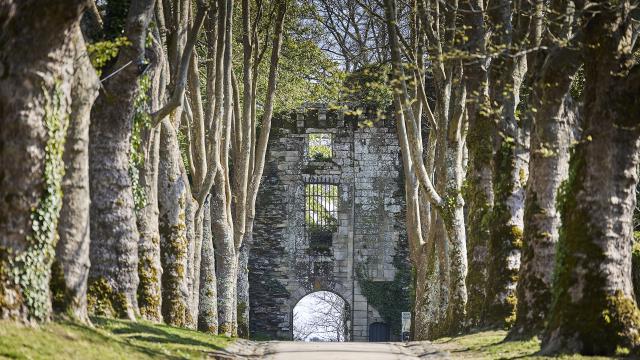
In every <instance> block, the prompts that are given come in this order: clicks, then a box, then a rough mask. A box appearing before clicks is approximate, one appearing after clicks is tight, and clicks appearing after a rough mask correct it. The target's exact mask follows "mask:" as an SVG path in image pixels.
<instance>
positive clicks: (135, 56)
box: [88, 0, 154, 320]
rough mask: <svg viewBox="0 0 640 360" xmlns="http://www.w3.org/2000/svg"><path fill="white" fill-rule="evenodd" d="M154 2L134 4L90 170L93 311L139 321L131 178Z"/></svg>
mask: <svg viewBox="0 0 640 360" xmlns="http://www.w3.org/2000/svg"><path fill="white" fill-rule="evenodd" d="M153 5H154V1H153V0H132V1H131V3H130V6H129V11H128V15H127V17H126V25H125V29H124V34H125V36H126V37H127V39H128V42H129V45H125V46H123V47H122V48H121V49H120V51H119V54H118V56H117V60H116V61H115V63H114V64H113V66H111V67H109V68H108V69H105V70H107V71H106V72H105V73H106V74H108V76H110V77H109V78H104V79H103V82H102V84H103V87H102V91H101V92H100V94H99V95H98V99H97V100H96V103H95V105H94V107H93V109H92V112H91V119H92V121H91V126H90V128H89V138H90V146H89V164H90V166H89V170H90V184H91V186H90V191H91V215H90V216H91V237H92V240H91V247H90V259H91V269H90V272H89V294H88V296H89V306H90V308H91V309H92V310H93V312H95V313H102V314H107V315H112V316H117V317H125V318H128V319H131V320H134V319H135V317H136V315H137V314H138V301H137V288H138V279H139V278H138V250H137V248H138V230H137V227H136V217H135V209H134V200H133V190H132V184H131V177H130V176H129V158H130V149H131V146H130V141H131V131H132V120H133V114H134V111H135V110H134V101H135V98H136V95H137V94H138V91H139V82H138V80H139V78H140V76H141V75H142V73H143V72H144V70H145V69H146V66H147V62H146V59H145V41H146V33H147V27H148V25H149V22H150V21H151V17H152V11H153Z"/></svg>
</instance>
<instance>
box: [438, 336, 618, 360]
mask: <svg viewBox="0 0 640 360" xmlns="http://www.w3.org/2000/svg"><path fill="white" fill-rule="evenodd" d="M506 335H507V332H506V331H484V332H478V333H475V334H469V335H464V336H458V337H454V338H441V339H438V340H435V341H433V344H434V345H436V347H437V348H439V349H441V350H447V351H449V352H450V353H451V356H452V357H453V358H455V359H552V357H545V356H539V355H536V353H537V352H538V351H539V350H540V341H539V340H537V339H534V340H529V341H509V342H503V339H504V337H505V336H506ZM553 359H567V360H569V359H571V360H577V359H582V360H600V359H611V358H607V357H601V356H600V357H598V356H581V355H570V356H569V355H563V356H558V357H553ZM627 359H628V358H627Z"/></svg>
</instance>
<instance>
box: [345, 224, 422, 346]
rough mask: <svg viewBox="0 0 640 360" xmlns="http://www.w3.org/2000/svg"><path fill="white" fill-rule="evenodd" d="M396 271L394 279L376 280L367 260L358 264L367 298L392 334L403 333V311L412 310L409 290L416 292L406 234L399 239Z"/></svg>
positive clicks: (357, 272) (361, 285) (395, 263)
mask: <svg viewBox="0 0 640 360" xmlns="http://www.w3.org/2000/svg"><path fill="white" fill-rule="evenodd" d="M392 264H393V266H394V267H395V268H396V273H395V275H394V277H393V280H392V281H375V280H373V279H371V277H370V276H369V274H368V269H367V265H366V264H361V265H360V266H359V267H357V268H356V269H355V270H356V277H357V279H358V284H360V288H361V289H362V294H363V295H364V297H365V298H367V302H368V303H369V305H371V306H372V307H373V308H375V309H376V310H377V311H378V313H379V314H380V316H381V317H382V318H383V319H384V321H385V323H386V324H388V325H389V327H390V329H391V334H392V335H394V336H400V335H401V334H400V332H401V330H402V312H405V311H411V309H412V306H411V299H410V296H409V295H410V294H411V293H413V290H412V287H413V281H412V270H411V264H410V263H409V261H408V248H407V245H406V237H405V238H404V239H402V238H401V239H400V240H399V242H398V243H397V245H396V247H395V254H394V256H393V261H392Z"/></svg>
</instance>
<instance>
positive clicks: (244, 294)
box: [237, 225, 253, 339]
mask: <svg viewBox="0 0 640 360" xmlns="http://www.w3.org/2000/svg"><path fill="white" fill-rule="evenodd" d="M249 226H250V225H247V227H249ZM252 241H253V233H251V232H249V231H247V232H245V237H244V241H243V244H242V247H241V248H240V254H239V258H238V290H237V291H238V294H237V296H238V299H237V303H238V306H237V312H238V315H237V316H238V336H239V337H241V338H243V339H248V338H249V267H248V264H249V251H251V242H252Z"/></svg>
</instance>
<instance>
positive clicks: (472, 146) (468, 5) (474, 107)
mask: <svg viewBox="0 0 640 360" xmlns="http://www.w3.org/2000/svg"><path fill="white" fill-rule="evenodd" d="M461 6H462V7H463V8H465V10H472V9H473V10H475V11H465V13H464V22H465V25H466V26H467V27H466V34H467V39H468V42H467V46H468V51H469V53H470V54H471V55H474V56H476V59H474V60H473V61H468V62H466V63H465V69H464V72H465V85H466V86H467V93H468V95H467V97H468V101H467V115H468V117H469V129H468V135H467V147H468V149H469V168H468V170H467V186H466V189H465V194H464V195H465V199H467V207H468V219H467V239H468V247H467V258H468V262H469V274H468V275H467V280H466V281H467V290H468V292H469V300H468V303H467V319H466V323H467V325H468V326H470V327H471V328H474V327H479V326H480V325H481V319H482V316H483V314H484V308H485V303H486V296H487V289H486V287H487V281H488V271H487V269H488V267H489V263H490V258H489V256H488V255H489V254H488V252H489V251H488V250H489V249H488V247H489V238H490V234H491V232H490V226H489V220H490V217H491V209H492V207H493V145H492V144H493V138H494V135H495V126H494V125H493V123H492V122H491V118H490V116H489V114H490V111H491V110H490V104H489V93H488V91H489V89H488V74H487V66H488V64H487V59H486V58H485V57H483V56H484V54H485V52H486V25H485V21H484V10H485V9H484V7H485V4H484V1H482V0H467V1H464V2H463V3H462V4H461Z"/></svg>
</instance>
